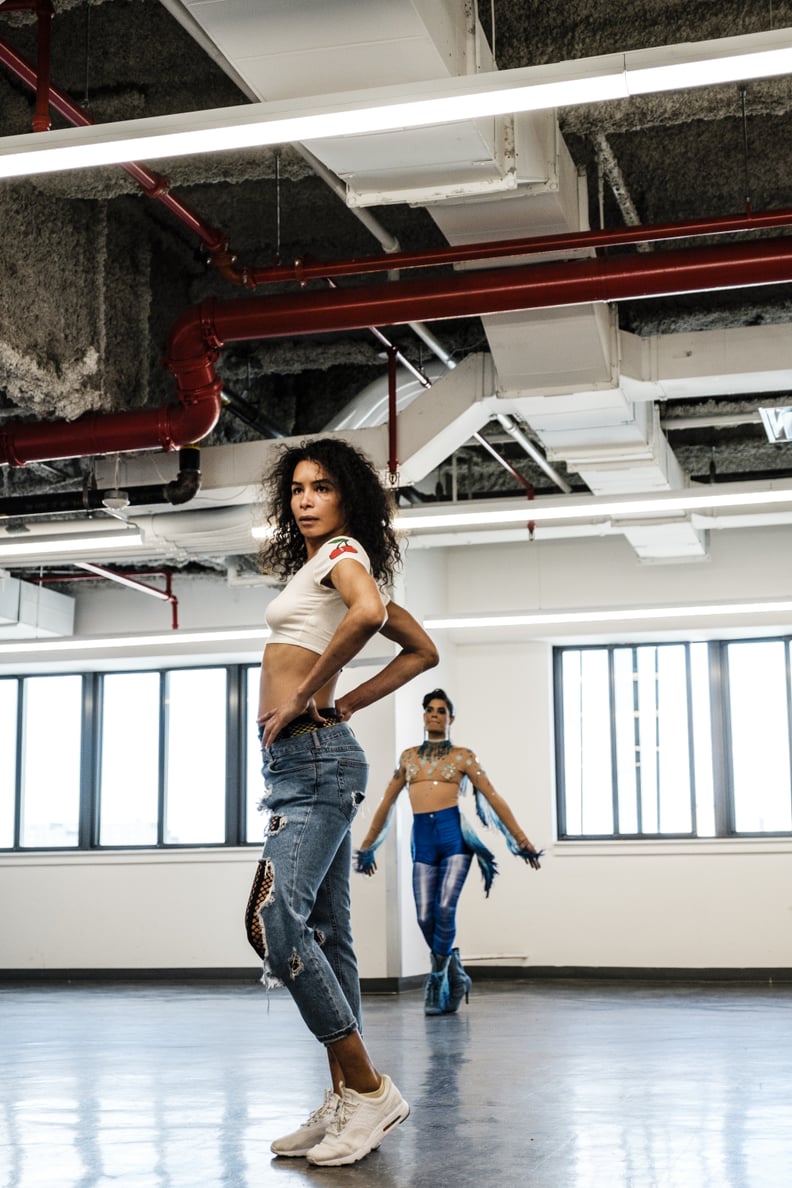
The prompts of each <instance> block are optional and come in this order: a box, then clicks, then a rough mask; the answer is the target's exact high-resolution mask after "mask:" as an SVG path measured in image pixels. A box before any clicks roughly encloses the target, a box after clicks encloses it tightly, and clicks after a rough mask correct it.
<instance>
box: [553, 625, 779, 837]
mask: <svg viewBox="0 0 792 1188" xmlns="http://www.w3.org/2000/svg"><path fill="white" fill-rule="evenodd" d="M766 642H780V643H783V645H784V649H785V675H786V690H787V730H788V737H789V745H790V747H789V753H790V797H791V798H792V635H772V636H746V637H734V638H726V639H717V640H706V641H699V640H689V639H685V640H679V639H672V640H668V639H666V640H663V639H661V640H656V641H652V640H647V641H641V642H619V643H613V642H598V643H591V644H575V643H568V644H563V645H556V646H554V648H553V657H552V671H553V719H554V723H555V784H556V832H557V840H558V841H559V842H562V843H564V844H566V843H569V844H570V845H573V846H574V845H575V844H577V843H585V842H616V843H622V842H639V843H657V842H666V841H669V842H675V841H676V842H696V843H703V844H707V843H718V842H723V841H724V840H740V839H745V840H756V839H760V840H763V839H768V840H772V839H779V838H781V839H790V838H792V828H790V829H788V830H738V829H737V828H736V804H735V791H734V768H733V763H732V753H733V737H732V721H731V710H730V697H729V648H730V647H731V646H733V645H735V644H746V645H750V644H751V643H766ZM696 643H704V644H705V645H706V648H707V669H708V671H707V680H708V692H709V713H710V731H709V733H710V737H709V740H708V742H707V743H706V744H702V745H708V746H709V748H710V764H711V772H712V811H713V815H714V832H713V833H712V834H709V833H706V834H699V833H698V832H697V829H698V820H697V816H698V803H699V802H698V796H697V787H696V758H695V748H694V743H693V740H694V734H695V731H694V721H693V698H692V696H691V679H692V678H691V674H692V665H691V652H690V649H691V646H692V645H693V644H696ZM680 645H682V646H684V648H685V666H686V687H687V719H688V739H689V749H688V764H689V770H690V799H691V806H690V807H691V831H686V832H678V831H673V832H672V831H668V832H652V833H646V832H641V833H636V832H629V833H628V832H625V833H621V832H616V831H615V830H614V831H611V832H607V833H582V832H581V833H569V832H568V821H567V817H568V811H567V810H568V805H567V779H566V771H565V754H564V747H565V739H564V729H565V723H564V688H563V684H564V682H563V664H564V656H565V655H567V654H569V653H580V652H585V651H599V652H606V653H607V668H608V716H609V721H610V749H611V781H612V788H611V796H612V803H613V821H614V825H616V826H618V823H619V817H618V803H619V788H618V768H617V764H616V759H615V749H616V729H615V721H616V719H615V679H614V656H615V654H616V652H617V651H620V650H632V651H635V650H637V649H642V648H662V647H673V646H676V647H679V646H680ZM638 820H639V821H640V816H639V817H638Z"/></svg>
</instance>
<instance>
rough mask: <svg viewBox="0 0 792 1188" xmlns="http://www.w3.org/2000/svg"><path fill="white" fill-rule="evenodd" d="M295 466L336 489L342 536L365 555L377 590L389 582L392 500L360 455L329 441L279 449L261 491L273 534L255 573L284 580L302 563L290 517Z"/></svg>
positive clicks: (301, 544) (393, 563)
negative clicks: (312, 466) (316, 471)
mask: <svg viewBox="0 0 792 1188" xmlns="http://www.w3.org/2000/svg"><path fill="white" fill-rule="evenodd" d="M300 462H315V463H316V465H317V466H321V468H322V470H323V471H324V472H325V473H326V474H328V475H329V476H330V477H331V478H332V479H333V480H334V481H335V482H336V483H337V484H338V488H339V491H340V494H341V502H342V504H343V507H344V510H345V512H346V517H347V520H346V530H347V532H348V533H349V535H350V536H353V537H354V538H355V540H359V541H360V543H361V544H362V545H363V548H364V549H365V550H366V552H367V553H368V557H369V560H370V561H371V572H372V574H373V576H374V579H375V580H376V581H377V582H379V583H380V584H389V583H390V582H392V581H393V574H394V570H395V569H396V567H397V566H398V564H399V562H400V560H401V556H400V552H399V543H398V541H397V539H396V533H395V532H394V529H393V525H392V523H391V520H392V517H393V500H392V498H391V496H390V494H389V492H388V491H386V490H385V489H384V487H383V486H382V484H381V483H380V481H379V477H378V475H377V472H376V470H375V469H374V467H373V465H372V464H371V462H370V461H369V459H368V458H367V457H366V455H365V454H363V453H361V451H360V450H357V449H355V447H354V446H351V445H349V443H348V442H346V441H341V440H340V439H339V438H335V437H321V438H318V439H316V440H311V439H309V440H306V441H302V442H300V444H299V446H291V447H289V446H285V447H284V448H283V449H282V450H281V453H280V455H279V457H278V459H277V461H276V463H275V465H274V466H273V468H272V470H271V471H270V472H269V474H268V475H265V477H264V488H265V491H266V494H267V496H268V498H269V504H270V513H271V517H272V520H273V521H274V526H275V531H274V533H273V534H272V536H270V537H268V538H267V539H266V540H265V541H264V542H263V543H262V546H261V549H260V550H259V563H260V565H261V568H262V569H263V570H264V571H265V572H270V573H275V574H277V575H278V576H279V577H282V578H289V577H291V576H292V574H295V573H296V572H297V570H298V569H300V568H301V567H302V566H303V565H304V564H305V562H306V560H307V556H308V554H307V551H306V548H305V541H304V540H303V537H302V534H301V532H300V530H299V528H298V527H297V524H296V523H295V520H294V516H293V515H292V511H291V487H292V478H293V476H294V471H295V468H296V467H297V465H298V463H300Z"/></svg>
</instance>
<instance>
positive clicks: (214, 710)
mask: <svg viewBox="0 0 792 1188" xmlns="http://www.w3.org/2000/svg"><path fill="white" fill-rule="evenodd" d="M165 761H166V782H165V836H164V840H165V842H166V843H168V844H171V845H200V844H201V843H211V842H223V841H225V783H226V673H225V669H224V668H190V669H176V670H173V671H171V672H169V673H168V717H167V743H166V751H165Z"/></svg>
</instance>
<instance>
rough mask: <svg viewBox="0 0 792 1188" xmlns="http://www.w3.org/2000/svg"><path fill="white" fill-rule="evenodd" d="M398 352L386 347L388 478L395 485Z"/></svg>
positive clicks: (396, 467)
mask: <svg viewBox="0 0 792 1188" xmlns="http://www.w3.org/2000/svg"><path fill="white" fill-rule="evenodd" d="M398 355H399V352H398V350H397V349H396V347H395V346H390V347H388V478H389V479H390V481H391V482H392V483H393V484H394V485H396V483H397V481H398V477H399V438H398V420H399V418H398V416H397V415H396V388H397V383H396V366H397V359H398Z"/></svg>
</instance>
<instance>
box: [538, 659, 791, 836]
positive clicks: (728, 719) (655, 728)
mask: <svg viewBox="0 0 792 1188" xmlns="http://www.w3.org/2000/svg"><path fill="white" fill-rule="evenodd" d="M555 679H556V723H557V735H556V736H557V770H558V794H559V803H558V819H559V835H560V836H561V837H565V838H584V837H625V838H630V837H713V836H733V835H736V834H749V835H756V834H766V833H787V832H791V831H792V779H791V778H790V769H791V765H792V746H790V722H792V696H791V695H790V640H789V639H779V640H740V641H738V642H728V643H709V644H707V643H668V644H658V645H650V644H642V645H637V646H621V645H619V646H616V645H613V646H607V647H590V648H589V647H587V648H559V649H556V655H555Z"/></svg>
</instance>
